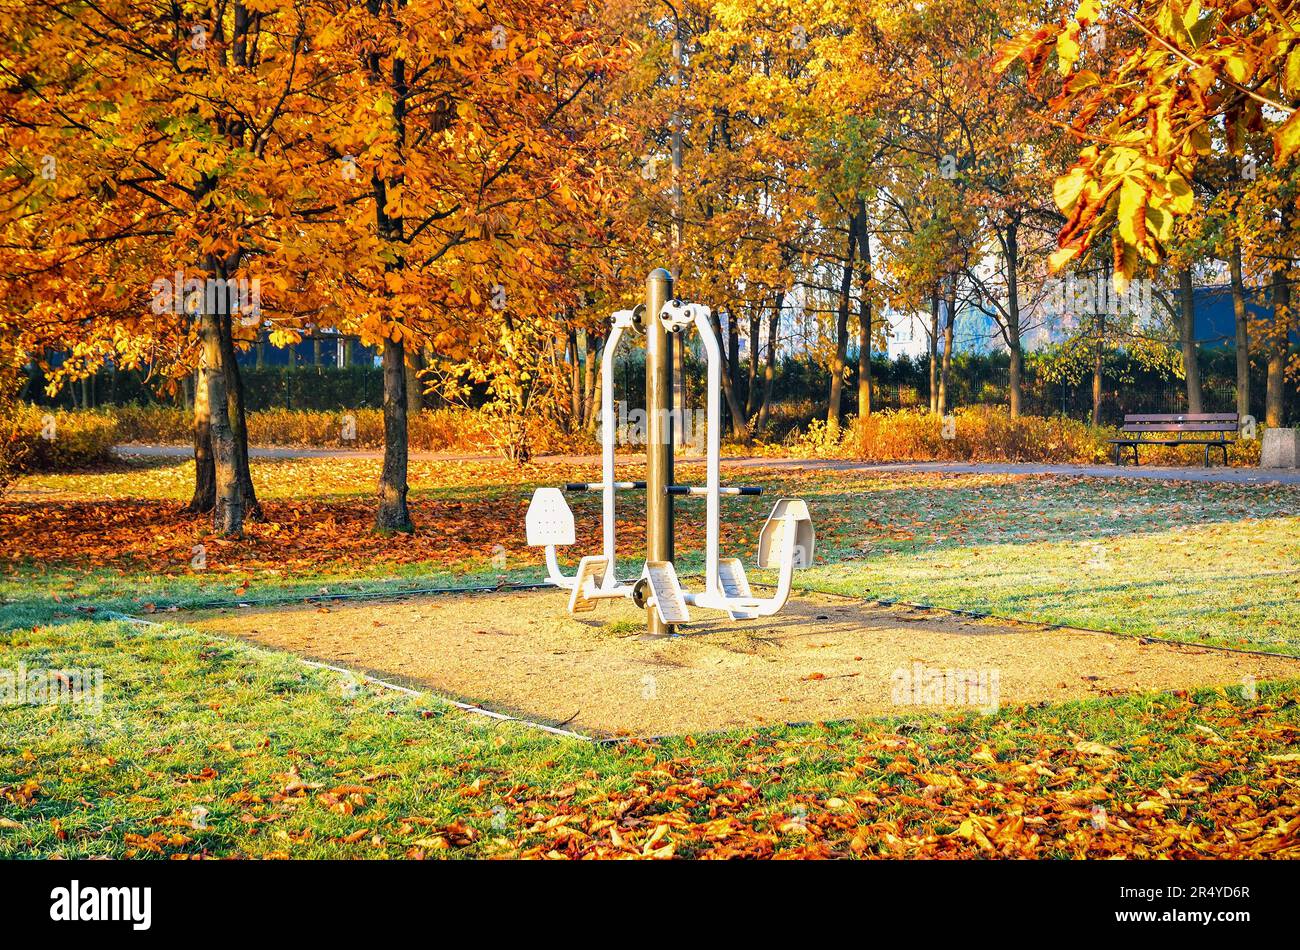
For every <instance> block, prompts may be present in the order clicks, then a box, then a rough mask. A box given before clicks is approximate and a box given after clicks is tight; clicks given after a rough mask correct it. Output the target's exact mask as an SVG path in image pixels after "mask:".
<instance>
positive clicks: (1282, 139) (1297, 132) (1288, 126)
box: [1273, 110, 1300, 165]
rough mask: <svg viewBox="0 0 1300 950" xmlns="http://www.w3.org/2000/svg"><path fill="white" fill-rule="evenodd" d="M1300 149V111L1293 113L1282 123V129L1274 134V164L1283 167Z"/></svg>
mask: <svg viewBox="0 0 1300 950" xmlns="http://www.w3.org/2000/svg"><path fill="white" fill-rule="evenodd" d="M1298 149H1300V110H1298V111H1296V112H1292V113H1291V118H1289V119H1287V120H1286V121H1285V122H1283V123H1282V127H1281V128H1279V129H1278V130H1277V131H1276V132H1274V133H1273V162H1274V164H1277V165H1281V164H1283V163H1285V162H1287V161H1289V160H1290V158H1291V156H1292V155H1294V154H1295V153H1296V151H1297V150H1298Z"/></svg>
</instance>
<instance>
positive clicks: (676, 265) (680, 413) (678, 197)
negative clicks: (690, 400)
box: [664, 0, 686, 446]
mask: <svg viewBox="0 0 1300 950" xmlns="http://www.w3.org/2000/svg"><path fill="white" fill-rule="evenodd" d="M664 3H665V5H666V6H667V7H668V8H669V9H670V10H672V11H673V67H672V73H673V75H672V79H673V86H674V87H675V89H676V98H675V100H674V102H673V116H672V150H673V151H672V162H673V270H672V274H673V282H674V283H676V282H677V281H679V280H681V277H682V238H683V234H682V84H683V62H682V58H683V50H684V47H685V44H684V41H683V34H682V19H681V15H680V14H678V12H677V8H676V7H675V6H673V5H672V4H671V3H669V2H668V0H664ZM669 345H670V346H671V347H672V354H673V408H674V409H675V410H676V411H677V418H678V419H684V418H685V417H686V334H684V333H678V334H674V338H672V339H670V343H669ZM685 434H686V427H685V426H684V425H678V426H677V433H676V437H675V438H674V439H673V445H674V446H677V445H684V443H683V442H682V438H683V437H684V436H685Z"/></svg>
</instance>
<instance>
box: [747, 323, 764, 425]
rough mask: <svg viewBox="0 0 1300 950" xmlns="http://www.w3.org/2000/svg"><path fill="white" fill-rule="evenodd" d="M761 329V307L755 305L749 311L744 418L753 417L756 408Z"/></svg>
mask: <svg viewBox="0 0 1300 950" xmlns="http://www.w3.org/2000/svg"><path fill="white" fill-rule="evenodd" d="M762 330H763V309H762V307H761V306H755V307H754V309H753V310H751V311H750V313H749V379H748V381H747V384H746V386H745V418H746V419H752V418H754V413H755V412H756V411H757V410H758V336H759V334H760V333H761V332H762Z"/></svg>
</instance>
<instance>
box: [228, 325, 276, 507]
mask: <svg viewBox="0 0 1300 950" xmlns="http://www.w3.org/2000/svg"><path fill="white" fill-rule="evenodd" d="M220 327H221V360H222V370H223V372H224V374H225V377H226V411H227V415H228V419H229V423H230V432H231V435H232V436H233V438H234V440H235V476H236V478H237V479H238V480H239V494H240V504H241V507H242V510H243V516H244V518H246V519H247V520H249V521H265V520H266V517H265V515H263V514H262V505H261V503H260V502H258V500H257V491H256V489H254V488H253V471H252V468H251V467H250V465H249V461H248V416H247V414H246V413H245V411H244V376H243V373H241V372H240V370H239V360H238V359H236V355H235V337H234V324H233V317H232V316H231V314H230V313H226V314H225V315H224V316H222V317H221V322H220Z"/></svg>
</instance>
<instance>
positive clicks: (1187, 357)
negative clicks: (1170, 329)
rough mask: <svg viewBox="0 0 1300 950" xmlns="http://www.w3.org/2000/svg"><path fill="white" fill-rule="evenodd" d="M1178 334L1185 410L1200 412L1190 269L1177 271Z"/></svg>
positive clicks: (1194, 312)
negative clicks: (1185, 391)
mask: <svg viewBox="0 0 1300 950" xmlns="http://www.w3.org/2000/svg"><path fill="white" fill-rule="evenodd" d="M1178 296H1179V303H1180V304H1181V306H1180V309H1179V321H1178V335H1179V338H1180V340H1181V342H1182V346H1183V379H1184V380H1185V381H1186V383H1187V411H1188V412H1191V413H1196V412H1201V411H1202V409H1201V367H1200V363H1199V362H1198V361H1197V355H1196V298H1195V296H1194V295H1193V294H1192V269H1191V268H1190V267H1184V268H1182V269H1181V270H1180V271H1179V272H1178Z"/></svg>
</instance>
